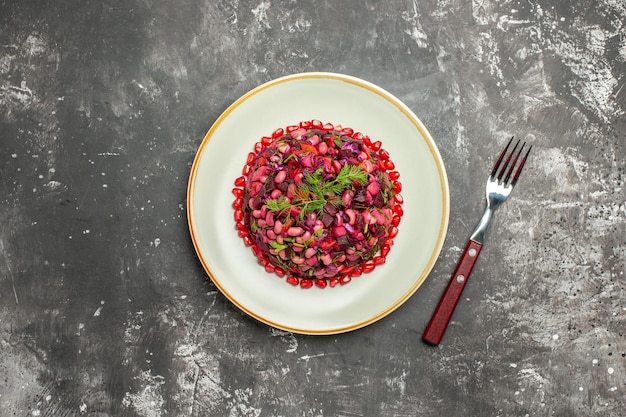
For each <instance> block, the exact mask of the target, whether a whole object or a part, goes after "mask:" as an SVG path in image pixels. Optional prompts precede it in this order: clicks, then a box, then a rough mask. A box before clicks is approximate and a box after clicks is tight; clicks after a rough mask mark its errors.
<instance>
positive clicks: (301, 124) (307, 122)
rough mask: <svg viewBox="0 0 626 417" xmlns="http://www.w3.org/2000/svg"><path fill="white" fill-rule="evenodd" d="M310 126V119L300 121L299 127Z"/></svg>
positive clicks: (306, 127)
mask: <svg viewBox="0 0 626 417" xmlns="http://www.w3.org/2000/svg"><path fill="white" fill-rule="evenodd" d="M311 126H312V124H311V122H310V121H306V122H300V127H302V128H305V129H308V128H310V127H311Z"/></svg>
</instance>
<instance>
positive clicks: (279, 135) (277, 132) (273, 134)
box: [261, 127, 285, 145]
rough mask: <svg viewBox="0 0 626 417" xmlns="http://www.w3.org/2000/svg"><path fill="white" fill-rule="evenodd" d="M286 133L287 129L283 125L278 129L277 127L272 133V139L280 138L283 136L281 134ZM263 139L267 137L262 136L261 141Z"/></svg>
mask: <svg viewBox="0 0 626 417" xmlns="http://www.w3.org/2000/svg"><path fill="white" fill-rule="evenodd" d="M284 134H285V130H284V129H283V128H282V127H279V128H278V129H276V130H275V131H274V133H272V139H278V138H279V137H281V136H282V135H284ZM263 139H265V138H262V139H261V141H262V140H263ZM270 143H272V141H271V140H270ZM264 145H265V144H264ZM268 145H269V143H268Z"/></svg>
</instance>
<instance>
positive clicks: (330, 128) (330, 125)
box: [323, 123, 335, 131]
mask: <svg viewBox="0 0 626 417" xmlns="http://www.w3.org/2000/svg"><path fill="white" fill-rule="evenodd" d="M334 128H335V126H333V124H332V123H326V124H325V125H324V127H323V129H324V130H328V131H331V130H333V129H334Z"/></svg>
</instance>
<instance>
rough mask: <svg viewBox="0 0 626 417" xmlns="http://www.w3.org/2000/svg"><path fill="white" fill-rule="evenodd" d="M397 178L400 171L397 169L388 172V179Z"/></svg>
mask: <svg viewBox="0 0 626 417" xmlns="http://www.w3.org/2000/svg"><path fill="white" fill-rule="evenodd" d="M398 178H400V173H399V172H398V171H391V172H390V173H389V179H391V180H394V181H395V180H397V179H398Z"/></svg>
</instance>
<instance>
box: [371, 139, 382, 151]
mask: <svg viewBox="0 0 626 417" xmlns="http://www.w3.org/2000/svg"><path fill="white" fill-rule="evenodd" d="M381 146H383V143H382V142H381V141H379V140H377V141H376V142H373V143H372V146H371V147H372V149H373V150H375V151H378V150H379V149H380V147H381Z"/></svg>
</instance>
